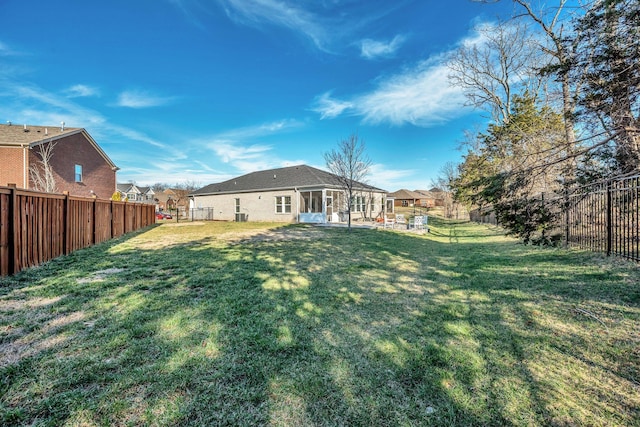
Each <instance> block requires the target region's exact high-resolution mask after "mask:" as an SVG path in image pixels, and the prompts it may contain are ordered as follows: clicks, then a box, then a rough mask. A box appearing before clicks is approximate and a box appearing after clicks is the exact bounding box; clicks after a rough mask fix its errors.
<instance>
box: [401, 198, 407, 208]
mask: <svg viewBox="0 0 640 427" xmlns="http://www.w3.org/2000/svg"><path fill="white" fill-rule="evenodd" d="M402 206H403V207H405V208H406V207H407V206H409V201H408V200H403V201H402Z"/></svg>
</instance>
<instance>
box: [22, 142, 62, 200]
mask: <svg viewBox="0 0 640 427" xmlns="http://www.w3.org/2000/svg"><path fill="white" fill-rule="evenodd" d="M55 146H56V142H55V141H52V142H49V143H46V144H40V145H38V146H36V147H35V148H34V149H33V150H34V152H35V153H36V156H37V157H39V158H38V160H37V162H36V164H33V165H31V166H30V167H29V177H30V178H31V183H32V185H33V189H34V190H36V191H42V192H44V193H55V192H56V191H57V186H56V179H55V175H54V174H53V167H52V166H51V158H52V157H53V151H54V150H53V149H54V148H55Z"/></svg>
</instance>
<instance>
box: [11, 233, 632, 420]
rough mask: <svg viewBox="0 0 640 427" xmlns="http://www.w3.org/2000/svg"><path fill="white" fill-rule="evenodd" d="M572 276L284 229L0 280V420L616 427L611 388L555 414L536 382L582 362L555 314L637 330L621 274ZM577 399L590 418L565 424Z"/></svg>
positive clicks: (506, 259) (628, 403) (386, 241)
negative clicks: (581, 308)
mask: <svg viewBox="0 0 640 427" xmlns="http://www.w3.org/2000/svg"><path fill="white" fill-rule="evenodd" d="M291 232H295V233H297V234H295V233H294V235H290V234H286V233H291ZM149 233H153V231H151V232H149ZM274 233H275V234H276V235H278V233H285V235H286V236H287V237H286V238H283V239H278V238H274ZM453 233H454V234H455V235H460V236H464V238H465V239H467V238H470V237H472V236H474V233H469V232H468V231H465V230H458V231H454V232H453ZM139 236H141V235H140V234H139V235H138V237H139ZM309 236H311V237H309ZM133 240H135V238H134V239H133ZM151 240H153V239H151ZM559 261H560V262H559ZM582 262H583V259H582V258H580V257H579V256H577V255H572V254H567V253H564V252H562V253H560V252H557V251H555V252H549V251H542V250H534V249H531V248H525V247H522V246H516V245H514V244H513V243H512V242H505V243H495V242H494V243H491V244H485V243H482V241H481V240H480V241H479V242H464V239H458V240H455V244H452V243H439V242H436V241H433V240H430V239H427V238H424V237H421V236H414V235H405V234H400V233H387V232H383V231H373V230H353V231H352V232H351V233H347V232H346V231H345V230H334V229H323V230H318V229H315V228H311V227H300V226H298V227H283V228H281V229H277V230H275V231H274V230H268V231H266V232H264V233H263V234H262V235H260V234H258V235H251V236H250V237H247V238H244V239H240V240H237V241H234V242H232V243H229V242H225V241H223V240H221V239H218V238H217V237H216V235H209V236H203V237H202V238H200V239H197V240H190V241H188V242H185V243H178V244H171V245H168V246H166V247H159V248H155V247H145V245H136V244H135V242H133V241H132V240H127V239H121V240H119V241H116V242H112V243H109V244H104V245H99V246H96V247H94V248H90V249H87V250H84V251H80V252H77V253H75V254H72V255H70V256H68V257H65V258H63V259H59V260H56V261H54V262H52V263H49V264H47V265H45V266H43V267H41V268H38V269H33V270H29V271H26V272H24V273H22V274H20V275H18V276H16V277H15V278H12V279H7V280H3V282H2V284H3V286H4V287H3V288H1V291H0V297H1V298H2V300H0V303H1V304H2V307H3V308H2V311H1V312H0V320H2V323H0V325H2V326H1V327H2V328H3V329H0V332H1V333H2V335H0V337H1V338H2V339H1V341H0V350H2V353H3V354H5V355H7V356H5V357H4V358H3V359H2V360H1V361H0V373H1V374H2V380H1V383H0V395H1V396H2V398H1V400H0V415H1V416H0V420H1V421H2V424H16V425H20V424H31V423H34V422H44V423H45V424H50V425H62V424H83V423H84V424H92V423H95V424H111V425H127V424H134V425H135V424H158V425H206V424H211V425H264V424H277V425H296V426H298V425H367V426H369V425H424V424H429V425H454V424H457V425H521V424H528V425H531V424H549V423H551V424H553V423H560V424H562V423H566V422H567V421H568V420H569V421H576V420H577V421H578V422H579V421H581V420H584V419H586V420H589V419H590V418H589V417H594V416H600V417H604V418H602V419H599V420H600V421H602V423H608V424H616V423H619V424H625V421H628V420H629V419H632V418H629V417H631V416H632V412H631V411H632V410H633V408H634V405H635V404H636V403H637V401H634V400H633V399H632V398H629V397H625V395H624V393H620V392H619V391H618V390H617V389H615V390H612V391H610V393H611V394H610V395H606V396H604V399H603V396H601V395H600V396H591V395H588V394H586V395H585V394H584V393H577V392H573V391H572V392H571V393H570V394H572V395H573V396H574V398H575V399H576V401H575V402H574V401H571V402H553V401H551V400H550V399H551V397H552V396H556V395H557V394H562V392H563V389H562V386H561V385H560V386H559V385H558V384H554V383H553V381H566V378H564V377H553V378H544V375H543V371H544V366H541V365H540V364H539V363H538V362H537V361H536V360H535V359H536V357H540V358H541V359H542V360H544V361H545V362H546V361H548V359H547V358H551V357H552V356H553V355H555V354H556V353H560V354H561V356H562V355H567V354H568V356H570V358H573V357H574V356H576V351H575V348H583V347H585V346H587V344H588V343H587V342H586V341H587V339H588V337H589V336H590V335H587V334H583V333H581V332H579V331H578V332H576V331H574V330H563V328H564V329H566V328H569V327H575V323H577V322H583V321H584V319H581V318H578V319H574V318H571V315H569V318H567V317H566V316H563V315H562V312H563V311H564V310H567V309H568V308H571V307H575V306H577V305H579V304H583V305H584V304H585V302H586V303H589V304H596V303H603V304H605V303H606V304H610V305H616V307H615V310H618V312H624V313H625V315H626V316H628V317H633V316H635V318H636V319H637V316H638V311H637V308H638V300H639V299H640V298H639V296H638V290H637V289H631V290H630V289H628V288H629V286H628V283H627V284H625V283H626V282H625V274H628V273H627V272H626V271H621V272H615V273H613V274H609V275H601V276H598V274H600V272H598V271H596V270H593V269H585V266H584V265H582V264H581V263H582ZM594 279H595V280H594ZM625 293H626V296H625V298H626V300H625V301H623V302H620V297H621V294H625ZM545 301H552V302H553V304H551V305H545V304H544V303H545ZM625 304H632V307H631V309H630V310H628V311H627V312H625V311H624V310H625V307H626V306H625ZM559 312H560V314H559ZM565 314H566V313H565ZM574 317H575V316H574ZM551 318H558V319H560V320H561V322H560V323H561V324H558V325H556V324H553V323H549V322H550V320H549V319H551ZM594 323H595V324H594ZM589 326H590V327H592V328H593V329H594V330H596V331H597V330H598V327H599V325H598V324H597V323H596V322H592V323H591V324H589ZM605 344H606V343H605ZM605 344H603V345H605ZM618 350H619V348H618ZM611 351H612V353H613V352H615V351H617V350H611ZM578 356H579V357H581V358H582V359H583V363H582V364H587V365H589V366H590V367H591V368H593V367H596V368H599V370H600V371H602V372H604V373H602V374H601V375H604V376H605V377H606V379H608V380H611V379H612V378H613V379H614V380H620V381H624V380H625V379H627V378H628V377H631V376H632V375H636V374H637V371H633V369H634V368H633V366H629V367H625V365H624V362H625V361H627V359H625V358H624V357H621V356H619V355H615V354H607V350H606V349H605V348H600V347H598V348H597V349H596V350H594V351H592V352H586V351H585V352H582V353H580V354H579V355H578ZM607 356H615V357H617V361H618V362H620V363H618V365H616V367H611V366H609V365H607V364H606V363H605V362H603V361H602V359H604V358H606V357H607ZM560 359H562V360H564V358H563V357H561V358H560ZM560 359H558V360H560ZM628 360H629V361H630V360H631V359H628ZM569 368H571V370H572V372H573V373H574V374H575V375H577V376H578V377H580V375H582V371H580V370H579V369H578V368H576V367H574V366H573V365H571V366H569ZM622 386H623V385H621V387H622ZM614 396H616V398H617V399H619V400H620V403H619V406H620V405H621V406H622V410H621V411H620V412H619V413H613V412H616V411H617V410H619V409H620V408H619V407H618V406H616V404H615V402H614ZM578 399H583V400H582V401H579V402H578V401H577V400H578ZM585 399H586V400H585ZM599 400H601V402H599ZM585 401H586V402H587V403H588V404H592V405H593V411H591V412H589V411H587V413H586V414H583V413H581V412H580V411H577V412H576V411H575V408H574V407H573V406H574V405H577V404H580V405H582V404H584V403H585ZM625 411H626V412H625ZM603 414H604V415H603ZM629 414H631V415H629ZM591 421H593V419H591ZM600 421H596V422H595V423H596V424H598V423H600ZM605 421H606V422H605Z"/></svg>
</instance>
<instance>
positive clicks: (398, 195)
mask: <svg viewBox="0 0 640 427" xmlns="http://www.w3.org/2000/svg"><path fill="white" fill-rule="evenodd" d="M389 197H393V198H394V199H397V200H420V199H422V198H424V196H423V195H422V194H420V193H417V192H415V191H410V190H407V189H405V188H403V189H401V190H398V191H394V192H393V193H389Z"/></svg>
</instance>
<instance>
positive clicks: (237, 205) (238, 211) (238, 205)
mask: <svg viewBox="0 0 640 427" xmlns="http://www.w3.org/2000/svg"><path fill="white" fill-rule="evenodd" d="M236 213H237V214H239V213H240V199H236Z"/></svg>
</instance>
